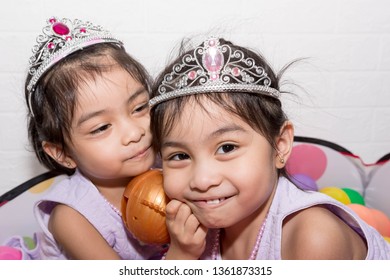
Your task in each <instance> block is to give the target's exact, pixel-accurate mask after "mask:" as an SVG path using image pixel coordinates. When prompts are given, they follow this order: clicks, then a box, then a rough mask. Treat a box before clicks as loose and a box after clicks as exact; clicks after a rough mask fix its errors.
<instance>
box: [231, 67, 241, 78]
mask: <svg viewBox="0 0 390 280" xmlns="http://www.w3.org/2000/svg"><path fill="white" fill-rule="evenodd" d="M240 72H241V71H240V69H238V67H234V68H233V69H232V74H233V76H235V77H237V76H239V75H240Z"/></svg>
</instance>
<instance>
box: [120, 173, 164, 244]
mask: <svg viewBox="0 0 390 280" xmlns="http://www.w3.org/2000/svg"><path fill="white" fill-rule="evenodd" d="M168 201H169V199H168V197H167V196H166V194H165V193H164V189H163V177H162V172H161V170H157V169H153V170H149V171H147V172H145V173H143V174H141V175H139V176H136V177H134V178H133V179H132V180H131V181H130V182H129V184H128V185H127V187H126V189H125V191H124V194H123V197H122V204H121V211H122V219H123V222H124V223H125V226H126V227H127V229H128V230H129V231H130V232H131V233H132V234H133V235H134V237H135V238H137V239H138V240H140V241H142V242H144V243H149V244H166V243H168V242H169V233H168V230H167V227H166V224H165V220H166V219H165V206H166V205H167V203H168Z"/></svg>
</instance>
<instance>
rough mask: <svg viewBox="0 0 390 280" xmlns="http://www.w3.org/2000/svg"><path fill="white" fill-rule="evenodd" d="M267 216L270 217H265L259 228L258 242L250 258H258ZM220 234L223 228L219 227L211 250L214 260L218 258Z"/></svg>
mask: <svg viewBox="0 0 390 280" xmlns="http://www.w3.org/2000/svg"><path fill="white" fill-rule="evenodd" d="M267 218H268V215H267V216H266V217H265V219H264V221H263V224H262V225H261V227H260V230H259V232H258V234H257V237H256V243H255V245H254V246H253V249H252V252H251V254H250V256H249V258H248V260H254V259H256V256H257V253H258V251H259V247H260V242H261V238H262V236H263V233H264V229H265V225H266V223H267ZM220 236H221V229H219V230H218V231H217V233H216V234H215V238H214V243H213V246H212V249H211V250H212V252H211V259H212V260H216V259H217V254H218V251H219V246H220Z"/></svg>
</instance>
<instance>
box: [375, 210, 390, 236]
mask: <svg viewBox="0 0 390 280" xmlns="http://www.w3.org/2000/svg"><path fill="white" fill-rule="evenodd" d="M371 215H372V216H373V218H374V220H375V221H376V224H377V230H378V231H379V233H380V234H381V235H383V236H390V220H389V218H388V217H387V215H386V214H385V213H383V212H382V211H380V210H378V209H371Z"/></svg>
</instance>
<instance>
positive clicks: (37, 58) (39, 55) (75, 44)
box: [27, 17, 123, 113]
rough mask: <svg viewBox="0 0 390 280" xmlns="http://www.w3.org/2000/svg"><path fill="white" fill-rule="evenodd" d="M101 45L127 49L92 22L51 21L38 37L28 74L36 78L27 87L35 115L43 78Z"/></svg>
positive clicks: (51, 19)
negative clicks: (37, 90)
mask: <svg viewBox="0 0 390 280" xmlns="http://www.w3.org/2000/svg"><path fill="white" fill-rule="evenodd" d="M99 43H116V44H119V45H123V44H122V42H121V41H120V40H118V39H116V38H114V37H113V36H112V35H111V33H110V32H109V31H107V30H104V29H103V28H102V27H101V26H99V25H94V24H92V23H91V22H89V21H86V22H83V21H81V20H78V19H75V20H70V19H67V18H63V19H58V18H56V17H51V18H50V19H48V20H47V24H46V26H45V27H44V28H43V29H42V34H40V35H39V36H38V37H37V44H36V45H35V46H34V47H33V49H32V52H33V55H32V56H31V58H30V59H29V70H28V73H29V74H30V75H31V76H32V78H31V80H30V82H29V83H28V85H27V90H28V94H29V98H28V101H29V108H30V112H31V113H33V111H32V108H31V96H32V93H33V92H34V90H35V85H36V84H37V82H38V81H39V79H40V78H41V77H42V75H43V74H44V73H45V72H46V71H47V70H48V69H49V68H50V67H52V66H53V65H54V64H56V63H57V62H58V61H60V60H61V59H63V58H64V57H66V56H68V55H69V54H71V53H73V52H75V51H78V50H80V49H82V48H84V47H87V46H90V45H95V44H99Z"/></svg>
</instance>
